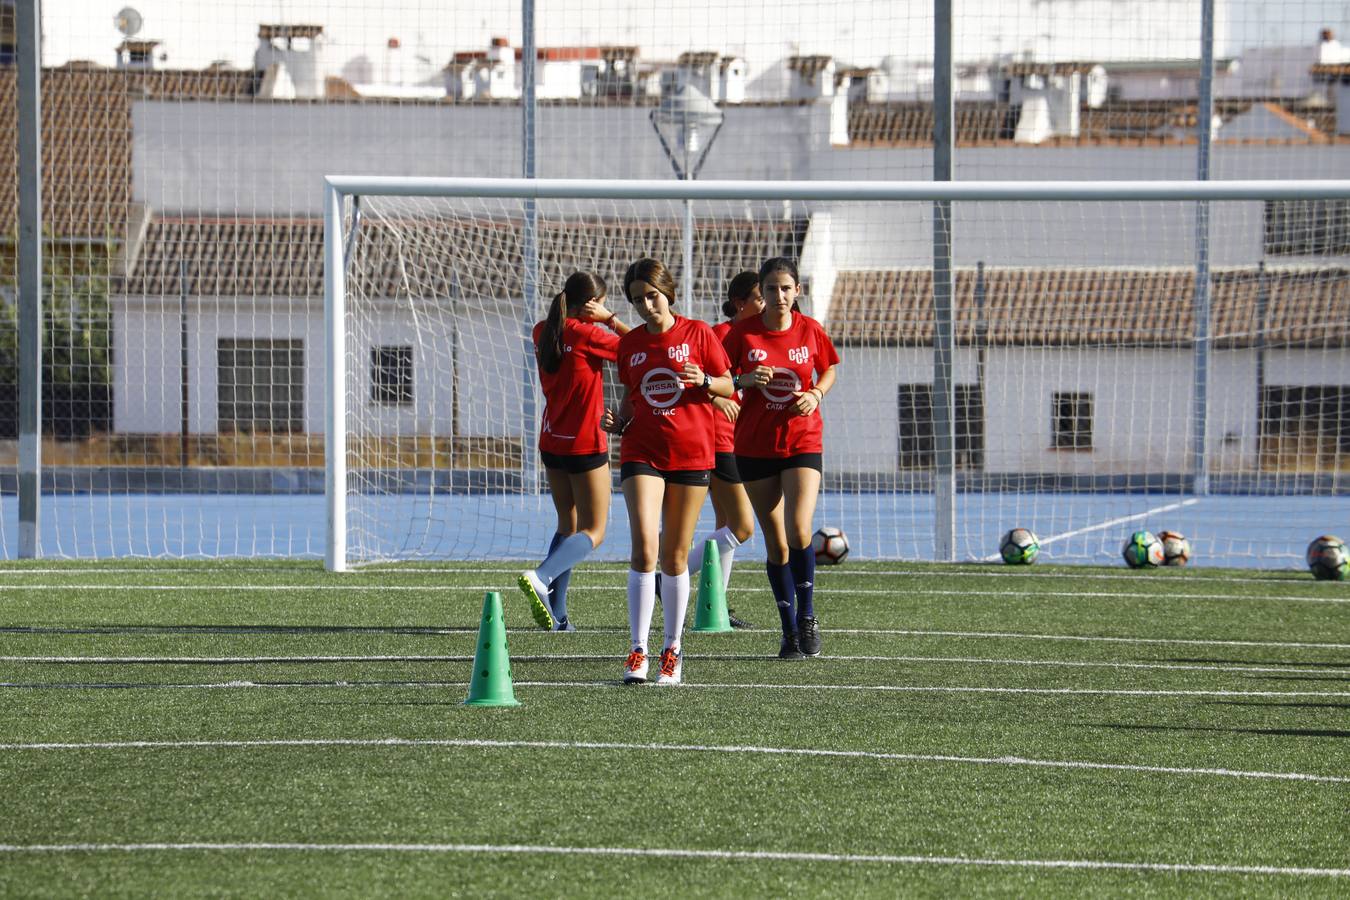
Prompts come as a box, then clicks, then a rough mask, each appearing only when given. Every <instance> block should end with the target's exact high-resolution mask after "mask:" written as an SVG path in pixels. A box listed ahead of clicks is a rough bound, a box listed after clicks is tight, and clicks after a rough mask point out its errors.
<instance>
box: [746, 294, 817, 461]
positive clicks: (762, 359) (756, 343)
mask: <svg viewBox="0 0 1350 900" xmlns="http://www.w3.org/2000/svg"><path fill="white" fill-rule="evenodd" d="M726 351H727V356H728V357H730V359H731V368H732V371H733V372H736V373H741V372H753V371H754V370H755V367H756V366H772V367H773V378H772V380H770V382H769V383H768V384H767V385H765V386H764V387H762V388H746V389H745V391H744V396H743V397H742V399H741V414H740V417H739V418H737V420H736V453H737V454H738V455H740V456H755V457H759V458H761V459H781V458H784V457H788V456H795V455H796V454H798V453H820V452H822V451H823V449H824V444H823V442H822V440H821V433H822V432H823V431H824V426H823V422H822V421H821V418H820V411H819V410H818V409H817V410H815V411H813V412H812V413H811V415H809V416H803V415H798V414H797V413H796V412H795V411H794V410H793V409H792V406H793V404H794V403H796V402H797V398H796V396H795V392H796V391H802V390H806V389H807V388H810V387H811V386H812V385H813V384H815V381H816V379H815V377H813V375H814V376H818V375H821V374H823V373H824V372H825V370H826V369H828V368H830V366H833V365H835V364H836V363H838V362H839V354H838V353H837V352H836V351H835V349H834V344H833V343H831V342H830V337H829V335H827V334H826V333H825V329H824V328H822V327H821V326H820V323H819V322H817V321H816V320H815V319H813V318H811V317H810V316H807V315H803V314H802V313H793V314H792V323H791V324H790V325H788V327H787V328H785V329H784V330H782V331H770V330H769V329H768V328H767V327H765V325H764V320H763V318H761V317H760V316H755V317H754V318H753V319H747V320H745V321H744V322H739V323H737V324H736V325H734V326H732V329H731V332H730V333H729V334H728V335H727V337H726Z"/></svg>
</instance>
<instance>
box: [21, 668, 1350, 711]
mask: <svg viewBox="0 0 1350 900" xmlns="http://www.w3.org/2000/svg"><path fill="white" fill-rule="evenodd" d="M616 659H617V657H616ZM514 685H515V686H516V687H537V688H623V689H634V688H633V686H631V685H624V684H622V683H620V682H618V681H516V682H514ZM468 686H469V682H467V681H388V680H385V681H348V680H342V681H249V680H247V679H238V680H235V681H214V682H113V681H102V682H60V681H53V682H15V681H5V682H0V689H13V690H151V689H153V690H163V689H173V690H236V689H271V690H278V689H281V690H293V689H296V688H301V689H305V688H372V687H381V688H383V687H407V688H451V687H453V688H461V687H468ZM681 687H682V688H684V689H685V690H699V689H702V690H732V691H817V692H825V691H876V692H878V693H894V694H1023V695H1040V696H1093V697H1296V698H1297V697H1330V698H1334V699H1338V700H1350V691H1225V690H1145V689H1142V688H1140V689H1128V688H1014V687H982V686H975V685H907V684H787V683H784V684H763V683H753V682H739V683H721V682H712V683H706V684H705V683H701V682H689V681H686V682H684V683H683V684H682V685H681Z"/></svg>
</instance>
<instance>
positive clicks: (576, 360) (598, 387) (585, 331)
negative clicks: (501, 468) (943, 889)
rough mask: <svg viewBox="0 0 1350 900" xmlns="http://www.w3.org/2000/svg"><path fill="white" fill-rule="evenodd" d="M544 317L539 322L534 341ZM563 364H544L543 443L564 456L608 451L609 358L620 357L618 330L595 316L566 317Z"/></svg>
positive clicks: (536, 343)
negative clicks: (604, 422)
mask: <svg viewBox="0 0 1350 900" xmlns="http://www.w3.org/2000/svg"><path fill="white" fill-rule="evenodd" d="M543 331H544V323H543V322H539V323H538V324H536V325H535V326H534V347H535V350H536V352H537V351H538V349H539V336H540V335H541V334H543ZM562 336H563V356H562V364H561V365H559V366H558V371H556V372H545V371H544V370H543V368H542V367H541V368H540V369H539V384H540V385H541V386H542V387H543V388H544V416H543V421H542V424H541V425H540V427H539V449H540V450H542V451H544V452H545V453H554V454H557V455H559V456H588V455H590V454H593V453H606V452H608V450H609V442H608V441H607V440H606V439H605V433H604V432H603V431H601V430H600V416H601V415H602V414H603V413H604V411H605V391H604V387H605V380H604V374H603V372H602V369H603V367H604V362H605V360H609V361H610V362H613V361H614V360H615V359H616V358H617V354H618V349H619V336H618V335H616V334H614V333H613V332H611V331H609V330H607V329H605V328H602V327H600V326H599V325H597V324H595V323H594V322H583V321H581V320H580V319H564V320H563V335H562Z"/></svg>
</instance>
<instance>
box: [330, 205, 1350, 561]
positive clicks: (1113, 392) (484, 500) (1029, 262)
mask: <svg viewBox="0 0 1350 900" xmlns="http://www.w3.org/2000/svg"><path fill="white" fill-rule="evenodd" d="M338 181H339V182H340V183H341V184H342V186H343V189H344V191H345V192H346V194H347V195H348V197H349V199H348V200H347V201H346V205H345V207H344V210H345V211H344V214H343V218H342V221H341V227H340V228H333V223H332V222H330V232H329V234H328V235H327V242H328V248H329V250H328V252H329V254H330V256H329V258H330V259H335V258H338V257H336V256H334V255H333V254H340V258H341V260H342V272H343V274H344V278H343V279H342V282H343V283H342V285H341V286H340V287H341V290H340V291H339V292H338V293H337V294H336V295H335V296H332V297H330V300H329V302H330V304H332V303H334V302H336V303H337V304H338V305H339V306H340V307H341V308H342V310H343V317H342V320H341V321H342V332H341V337H342V340H343V342H344V343H343V346H344V348H345V349H344V360H345V381H344V383H343V389H342V391H341V398H340V400H341V403H340V405H339V406H340V411H341V412H342V419H341V423H342V424H341V433H342V437H343V439H344V440H345V454H343V456H342V457H341V460H340V462H341V466H340V468H339V469H338V472H339V473H340V474H341V476H342V478H343V480H342V482H341V485H340V489H339V490H340V493H341V496H340V497H333V496H332V495H331V494H330V504H333V503H334V502H335V501H340V502H338V503H337V506H336V507H332V506H330V508H336V509H338V511H339V512H340V513H341V514H342V516H341V519H340V522H339V525H340V526H341V527H339V528H338V529H336V531H335V535H334V534H330V538H333V539H334V540H336V541H337V542H338V544H337V545H330V562H331V561H332V560H333V559H337V560H339V561H340V564H342V563H345V562H351V563H360V562H363V561H373V560H386V559H417V558H457V559H486V558H502V559H526V558H531V557H534V556H539V555H541V554H542V553H543V551H544V550H545V549H546V548H547V546H548V541H549V538H550V537H551V535H552V532H553V527H554V518H553V508H552V504H551V502H550V500H549V498H548V496H547V495H546V494H543V493H542V490H543V489H544V488H543V479H542V477H541V476H542V470H541V469H540V468H539V463H538V460H537V453H536V449H535V447H536V443H537V413H538V411H539V410H540V409H541V401H540V399H539V397H538V390H537V387H536V385H537V376H536V373H535V368H534V360H533V355H532V352H531V349H530V343H529V332H530V328H531V326H532V325H533V324H534V322H535V321H537V320H538V319H539V318H541V317H542V315H543V312H544V309H545V308H546V304H547V299H548V298H549V297H551V296H552V295H553V294H555V293H556V292H557V291H558V290H560V288H561V285H562V282H563V281H564V280H565V279H566V277H567V275H568V274H570V273H571V272H573V271H578V270H584V271H589V272H592V273H595V274H597V275H599V276H600V277H601V278H603V279H604V280H605V281H606V282H607V283H608V284H609V290H610V306H611V308H613V309H615V310H616V311H618V312H619V313H620V314H621V315H622V316H623V317H624V318H625V319H627V320H628V321H629V322H630V324H636V316H635V315H634V314H633V313H632V310H631V308H630V307H629V306H628V304H627V303H626V302H625V299H624V296H623V288H622V285H620V284H618V279H619V278H620V277H621V273H622V272H623V270H624V268H625V267H626V266H627V264H628V263H629V262H631V261H633V260H634V259H636V258H638V257H640V256H655V257H657V258H660V259H662V260H664V261H665V262H666V263H667V264H668V265H670V266H671V268H672V270H673V271H674V273H675V275H676V278H677V280H678V281H679V282H680V284H681V289H682V290H683V289H684V284H685V282H689V288H690V294H691V295H692V302H688V303H685V304H684V305H683V306H682V307H678V311H679V312H680V313H681V314H683V315H689V316H692V317H696V318H701V319H704V320H706V321H709V322H715V321H718V319H719V318H720V317H721V313H720V311H719V307H720V304H721V301H722V300H723V299H724V298H725V296H726V286H727V282H728V281H729V280H730V279H731V278H732V277H733V276H734V275H735V274H736V273H738V272H740V271H742V270H746V269H755V268H757V266H758V265H759V263H760V262H761V261H762V260H764V259H765V258H767V257H770V256H776V255H786V256H790V257H793V258H795V259H797V260H799V262H800V268H801V274H802V278H803V282H804V284H805V286H806V293H805V295H804V299H805V302H804V308H805V311H806V312H807V314H810V315H812V316H814V317H816V318H817V319H819V320H820V321H821V322H822V323H823V324H824V326H825V328H826V330H827V331H828V332H829V334H830V335H831V337H832V339H833V340H834V342H835V344H836V346H837V347H838V348H839V350H840V353H841V356H842V357H843V361H842V363H841V365H840V368H839V378H838V383H837V386H836V388H835V389H834V390H833V391H832V392H831V394H830V396H829V397H828V399H827V402H826V404H825V406H824V408H823V410H822V413H823V415H824V418H825V429H826V430H825V448H826V449H825V489H824V492H823V494H822V497H821V501H820V504H819V511H818V514H817V517H816V518H817V524H818V525H835V526H838V527H841V528H843V529H844V530H845V532H846V533H848V535H849V537H850V540H851V542H852V546H853V553H854V555H855V556H856V557H859V558H873V559H934V558H938V559H957V560H979V559H986V558H989V557H991V556H995V557H996V555H997V552H998V540H999V536H1000V534H1001V533H1002V532H1004V531H1006V530H1008V529H1010V528H1012V527H1025V528H1030V529H1032V530H1033V531H1034V532H1036V533H1037V534H1038V535H1039V536H1040V539H1041V543H1042V547H1043V551H1042V552H1043V558H1045V559H1047V560H1050V561H1064V562H1088V561H1091V562H1108V561H1110V560H1112V559H1114V558H1116V557H1117V555H1118V553H1119V549H1120V546H1121V543H1122V541H1123V540H1124V538H1125V537H1126V536H1127V535H1128V534H1129V533H1131V532H1132V531H1135V530H1139V529H1149V530H1153V531H1155V532H1156V531H1160V530H1164V529H1165V530H1171V531H1177V532H1181V533H1183V534H1185V535H1186V536H1187V537H1188V538H1189V539H1190V540H1191V543H1192V547H1193V550H1194V554H1195V558H1196V560H1197V561H1201V562H1204V563H1211V564H1247V565H1251V564H1255V565H1264V566H1288V565H1293V564H1296V563H1297V561H1298V560H1299V559H1300V558H1301V554H1302V551H1303V548H1304V547H1305V546H1306V544H1307V542H1308V541H1309V540H1311V539H1312V538H1313V537H1316V536H1317V535H1318V534H1320V533H1323V532H1325V531H1327V530H1334V528H1335V526H1336V525H1337V523H1338V522H1343V521H1344V520H1345V516H1346V513H1347V512H1350V496H1348V495H1347V494H1348V489H1350V375H1348V374H1347V373H1350V243H1347V241H1346V239H1345V237H1344V235H1345V234H1346V226H1347V224H1350V220H1348V217H1347V207H1346V201H1345V200H1344V199H1338V198H1344V197H1347V196H1350V186H1348V185H1346V184H1344V183H1320V184H1308V183H1304V184H1299V183H1290V184H1287V185H1285V186H1283V187H1281V188H1279V189H1278V191H1276V189H1275V187H1274V186H1272V185H1265V186H1264V188H1265V189H1266V193H1262V187H1263V186H1262V185H1259V184H1251V183H1229V184H1228V185H1227V186H1225V185H1223V184H1218V183H1211V184H1210V185H1199V184H1190V183H1173V184H1171V185H1170V186H1165V185H1164V186H1159V185H1153V186H1152V189H1150V188H1149V186H1148V185H1141V184H1131V183H1123V184H1122V183H1117V184H1114V185H1110V186H1107V185H1103V184H1100V183H1098V184H1083V185H1079V186H1077V187H1074V186H1072V185H1059V186H1051V185H1046V184H1031V185H1023V186H1018V185H1014V184H993V183H986V184H984V185H978V184H977V185H972V184H966V185H957V186H953V190H961V189H967V190H969V193H967V194H963V195H961V196H962V197H963V198H971V199H957V200H956V201H955V202H953V203H952V204H951V214H950V219H948V220H946V221H947V222H948V223H949V227H945V226H944V227H942V228H938V229H935V228H934V227H933V223H934V216H935V215H943V214H942V213H940V212H938V210H939V209H940V208H939V207H937V206H935V204H934V202H933V198H934V197H936V196H937V195H938V192H940V191H942V190H943V188H941V187H939V186H934V185H914V184H911V185H907V186H905V185H900V186H894V185H893V186H890V187H887V186H885V185H873V186H864V185H857V184H855V185H852V186H849V185H840V184H830V183H816V184H814V185H811V186H807V185H803V184H800V183H796V184H794V183H787V182H784V183H777V184H775V183H758V184H749V183H744V184H732V183H717V184H713V183H693V184H688V183H686V184H684V185H680V184H676V185H673V186H672V185H671V184H669V183H666V184H664V185H661V186H660V189H659V190H660V192H659V193H657V194H653V193H652V192H651V188H653V187H654V186H653V185H652V184H651V183H642V182H636V183H624V182H609V183H607V186H605V187H599V186H598V185H597V184H595V183H592V184H591V186H590V187H589V188H586V187H575V186H574V187H571V188H566V187H562V186H561V183H550V184H551V185H553V186H555V187H557V191H556V192H555V193H559V194H571V195H572V196H557V197H556V198H541V199H538V200H531V201H528V202H527V201H526V200H525V199H523V198H524V195H525V194H526V193H527V192H529V191H530V190H532V188H531V187H530V186H529V183H528V182H511V181H507V180H502V181H495V182H494V181H480V182H471V181H470V180H467V179H466V180H442V181H437V180H424V181H419V180H415V179H409V180H399V181H398V182H397V187H396V190H397V191H398V194H397V195H389V194H382V193H381V191H382V190H387V189H388V186H389V185H390V184H394V183H395V180H384V181H381V180H378V179H373V180H370V182H371V183H368V184H363V183H362V182H361V181H360V180H357V179H339V180H338ZM473 184H479V185H481V186H482V187H481V188H480V190H481V191H482V192H480V193H479V194H478V195H474V194H473V190H474V188H473V187H472V185H473ZM489 188H490V190H491V192H492V194H493V195H491V196H489V195H488V194H487V193H486V192H487V191H488V190H489ZM686 189H687V193H688V195H689V196H694V197H696V199H694V200H692V201H690V202H691V205H692V210H693V216H692V220H691V222H692V227H689V226H687V225H686V220H685V212H684V209H685V207H684V203H685V201H684V200H681V199H678V198H677V195H679V194H680V193H681V192H682V191H686ZM700 190H702V193H699V191H700ZM644 191H647V194H646V195H645V196H644ZM982 191H983V192H982ZM512 192H514V193H516V194H518V196H511V194H512ZM888 192H889V193H888ZM1207 192H1208V193H1207ZM1225 192H1226V193H1225ZM451 195H454V196H451ZM995 196H996V197H998V198H999V199H990V198H991V197H995ZM1201 196H1206V197H1223V196H1227V197H1237V198H1239V199H1225V200H1218V199H1215V200H1212V201H1209V202H1208V204H1207V206H1206V207H1200V206H1198V205H1197V200H1196V198H1197V197H1201ZM1107 197H1109V199H1103V198H1107ZM351 198H358V199H351ZM1202 208H1205V209H1207V210H1208V227H1204V224H1205V223H1204V221H1203V219H1200V220H1198V212H1197V211H1198V210H1199V209H1202ZM531 209H532V210H533V213H531ZM532 216H533V219H532ZM531 221H534V223H535V224H534V225H533V226H532V227H531V226H530V224H529V223H530V222H531ZM686 239H687V240H688V241H689V243H690V244H691V245H692V254H691V261H692V267H691V268H689V269H688V270H686V269H685V266H684V264H683V262H682V258H683V256H684V254H685V252H686V251H685V241H686ZM945 239H950V246H951V253H952V256H951V275H950V284H951V287H952V293H951V302H950V308H951V311H952V313H951V326H950V335H951V337H950V341H948V340H947V339H946V338H945V337H944V335H945V334H946V333H948V329H947V328H945V327H944V326H943V318H942V315H941V313H940V309H941V308H942V306H943V305H944V304H943V302H942V298H943V296H944V295H945V292H944V291H943V290H942V285H943V283H944V279H943V278H942V277H941V276H942V272H943V271H944V269H943V266H942V264H941V263H942V248H943V247H944V245H945ZM935 247H936V248H938V255H936V256H935ZM1197 259H1199V260H1200V261H1201V262H1200V265H1199V266H1197ZM935 262H936V263H937V265H935ZM935 273H936V274H935ZM331 338H332V332H330V339H331ZM608 377H609V380H610V382H611V385H612V381H613V375H612V372H611V373H609V376H608ZM944 381H947V382H950V384H951V391H950V394H949V395H948V396H947V402H946V403H945V404H944V402H943V396H942V392H941V391H936V392H935V389H934V385H935V383H936V384H939V385H941V384H942V383H943V382H944ZM332 400H333V398H330V403H331V402H332ZM944 408H945V409H946V410H947V412H946V415H947V416H949V418H950V421H951V423H952V425H951V435H952V438H953V440H952V442H951V448H950V450H948V449H947V442H945V441H943V440H942V430H941V428H940V427H938V426H935V422H937V423H940V422H941V421H942V420H943V416H944V413H943V410H944ZM331 411H332V409H330V412H331ZM337 446H339V445H338V443H337V442H336V441H334V440H332V438H331V436H330V440H329V447H330V475H331V474H332V473H333V463H334V460H333V459H332V456H331V454H332V452H333V451H332V449H331V448H334V447H337ZM343 507H345V511H344V510H343ZM613 513H614V517H613V519H612V522H611V527H610V538H609V540H608V541H607V542H606V544H605V545H603V546H602V547H601V548H600V551H599V555H601V556H602V557H608V558H615V559H618V558H624V557H626V555H627V539H626V531H627V529H626V523H625V520H624V519H623V509H622V503H621V502H616V503H615V504H614V506H613ZM708 514H709V515H710V512H709V513H708ZM751 552H754V549H752V550H751ZM761 552H762V551H761Z"/></svg>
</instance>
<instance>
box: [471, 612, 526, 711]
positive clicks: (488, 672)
mask: <svg viewBox="0 0 1350 900" xmlns="http://www.w3.org/2000/svg"><path fill="white" fill-rule="evenodd" d="M464 705H465V706H519V705H520V701H519V700H517V699H516V694H515V691H514V690H512V689H511V649H510V648H509V647H507V646H506V622H505V621H504V620H503V619H502V595H501V594H499V593H497V592H496V591H489V592H488V593H486V594H484V595H483V621H482V622H481V623H480V624H479V626H478V649H477V650H475V651H474V654H473V679H472V680H471V681H470V682H469V699H468V700H465V701H464Z"/></svg>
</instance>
